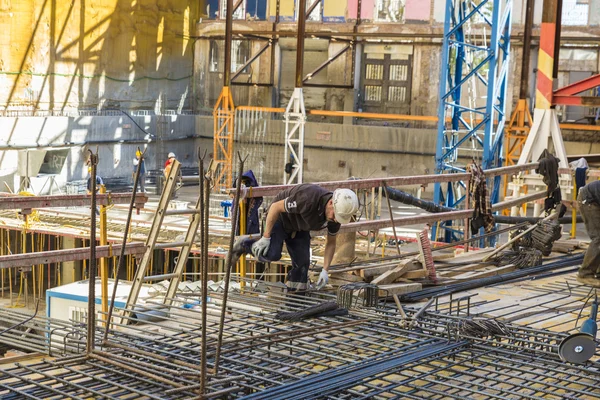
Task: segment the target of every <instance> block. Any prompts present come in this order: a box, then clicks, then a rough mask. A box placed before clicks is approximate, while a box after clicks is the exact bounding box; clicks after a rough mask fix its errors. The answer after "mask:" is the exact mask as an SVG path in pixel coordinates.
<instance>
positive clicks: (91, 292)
mask: <svg viewBox="0 0 600 400" xmlns="http://www.w3.org/2000/svg"><path fill="white" fill-rule="evenodd" d="M88 151H89V152H90V159H89V164H90V166H91V167H92V171H91V175H90V179H91V182H90V183H91V185H90V190H91V192H92V193H91V196H92V205H91V208H90V219H91V221H90V269H89V274H88V275H89V281H88V283H89V284H88V314H87V353H88V354H90V353H91V352H92V351H94V341H95V335H96V167H97V165H98V154H94V153H92V151H91V150H88Z"/></svg>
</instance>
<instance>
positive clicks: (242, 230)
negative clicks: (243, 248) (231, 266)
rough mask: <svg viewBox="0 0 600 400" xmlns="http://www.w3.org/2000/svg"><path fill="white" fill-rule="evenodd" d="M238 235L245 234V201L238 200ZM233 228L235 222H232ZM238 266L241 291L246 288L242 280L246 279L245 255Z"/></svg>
mask: <svg viewBox="0 0 600 400" xmlns="http://www.w3.org/2000/svg"><path fill="white" fill-rule="evenodd" d="M239 214H240V235H245V234H246V201H245V200H240V213H239ZM232 225H233V226H235V221H232ZM239 266H240V288H241V289H242V290H243V289H244V288H245V287H246V282H245V281H244V278H245V277H246V255H245V254H243V255H242V256H241V257H240V260H239Z"/></svg>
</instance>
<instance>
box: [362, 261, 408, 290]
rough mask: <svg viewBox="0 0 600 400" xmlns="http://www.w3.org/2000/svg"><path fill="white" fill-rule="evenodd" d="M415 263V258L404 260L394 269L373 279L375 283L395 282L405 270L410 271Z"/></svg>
mask: <svg viewBox="0 0 600 400" xmlns="http://www.w3.org/2000/svg"><path fill="white" fill-rule="evenodd" d="M412 263H413V260H403V261H401V262H400V263H399V264H398V266H397V267H396V268H394V269H392V270H389V271H386V272H384V273H383V274H381V275H379V276H378V277H376V278H375V279H373V280H372V281H371V283H373V284H375V285H385V284H387V283H393V282H394V281H395V280H396V279H398V278H400V277H401V276H402V275H403V274H404V273H405V272H407V271H408V268H409V266H410V265H411V264H412Z"/></svg>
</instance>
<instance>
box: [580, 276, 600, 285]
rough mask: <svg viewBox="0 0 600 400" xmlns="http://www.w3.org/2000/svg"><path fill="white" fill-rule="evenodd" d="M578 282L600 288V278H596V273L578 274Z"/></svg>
mask: <svg viewBox="0 0 600 400" xmlns="http://www.w3.org/2000/svg"><path fill="white" fill-rule="evenodd" d="M577 282H579V283H581V284H583V285H588V286H593V287H597V288H600V279H598V278H596V277H595V276H594V275H583V276H582V275H579V274H577Z"/></svg>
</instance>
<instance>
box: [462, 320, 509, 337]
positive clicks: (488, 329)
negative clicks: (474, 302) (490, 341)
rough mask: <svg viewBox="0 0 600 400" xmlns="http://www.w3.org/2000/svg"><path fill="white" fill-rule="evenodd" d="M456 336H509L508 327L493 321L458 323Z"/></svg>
mask: <svg viewBox="0 0 600 400" xmlns="http://www.w3.org/2000/svg"><path fill="white" fill-rule="evenodd" d="M458 334H459V335H460V336H469V337H476V338H486V337H493V336H510V335H511V333H510V330H509V329H508V327H507V326H506V325H505V324H503V323H501V322H499V321H496V320H495V319H482V318H474V319H464V320H461V321H459V323H458Z"/></svg>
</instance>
